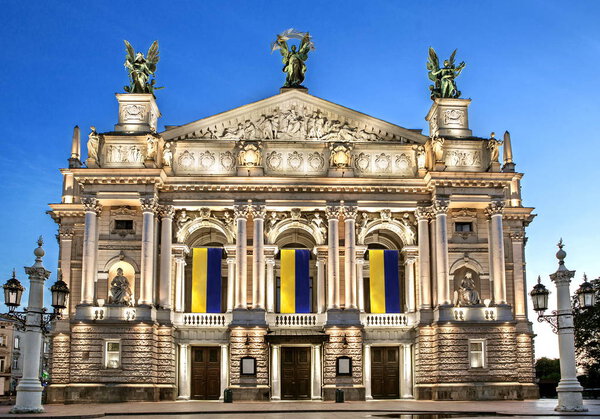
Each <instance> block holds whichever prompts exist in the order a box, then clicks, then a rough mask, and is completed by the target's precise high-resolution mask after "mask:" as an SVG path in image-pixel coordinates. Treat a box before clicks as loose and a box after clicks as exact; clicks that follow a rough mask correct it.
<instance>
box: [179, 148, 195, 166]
mask: <svg viewBox="0 0 600 419" xmlns="http://www.w3.org/2000/svg"><path fill="white" fill-rule="evenodd" d="M194 163H195V159H194V154H193V153H190V152H189V151H187V150H185V151H184V152H183V153H181V156H179V165H180V166H181V167H183V168H186V169H189V168H191V167H193V166H194Z"/></svg>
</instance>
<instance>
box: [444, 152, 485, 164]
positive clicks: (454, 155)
mask: <svg viewBox="0 0 600 419" xmlns="http://www.w3.org/2000/svg"><path fill="white" fill-rule="evenodd" d="M446 166H448V167H475V168H480V167H481V151H480V150H448V151H447V152H446Z"/></svg>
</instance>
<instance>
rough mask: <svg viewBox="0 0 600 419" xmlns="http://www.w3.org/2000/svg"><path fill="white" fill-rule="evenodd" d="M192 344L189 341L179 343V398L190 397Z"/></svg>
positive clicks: (186, 398)
mask: <svg viewBox="0 0 600 419" xmlns="http://www.w3.org/2000/svg"><path fill="white" fill-rule="evenodd" d="M189 352H190V345H188V344H187V343H181V344H179V397H177V398H178V399H179V400H189V399H190V393H191V388H190V384H191V383H190V368H189V359H190V356H189Z"/></svg>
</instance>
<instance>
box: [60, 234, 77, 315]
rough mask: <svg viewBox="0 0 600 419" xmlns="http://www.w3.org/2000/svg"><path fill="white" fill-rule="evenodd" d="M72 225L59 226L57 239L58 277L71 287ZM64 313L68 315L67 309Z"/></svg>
mask: <svg viewBox="0 0 600 419" xmlns="http://www.w3.org/2000/svg"><path fill="white" fill-rule="evenodd" d="M73 235H74V233H73V227H67V226H64V225H61V226H60V230H59V232H58V239H59V243H60V277H61V278H62V280H63V281H64V282H65V283H66V284H67V286H68V287H69V289H71V290H72V289H73V288H72V287H71V256H72V255H71V253H72V251H73ZM64 314H65V315H67V316H68V315H69V311H68V310H65V313H64Z"/></svg>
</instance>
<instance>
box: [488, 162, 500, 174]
mask: <svg viewBox="0 0 600 419" xmlns="http://www.w3.org/2000/svg"><path fill="white" fill-rule="evenodd" d="M490 172H500V163H499V162H497V161H493V162H491V163H490Z"/></svg>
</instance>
